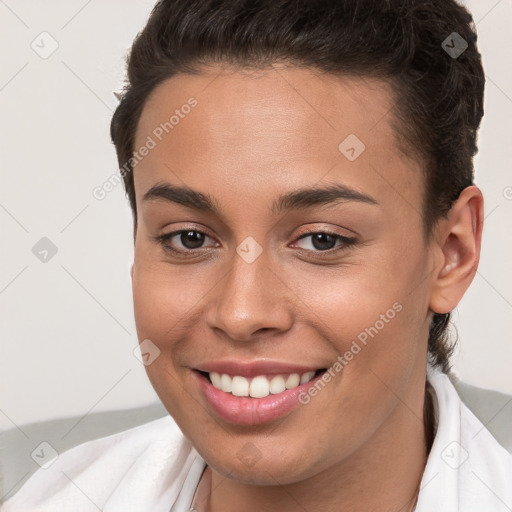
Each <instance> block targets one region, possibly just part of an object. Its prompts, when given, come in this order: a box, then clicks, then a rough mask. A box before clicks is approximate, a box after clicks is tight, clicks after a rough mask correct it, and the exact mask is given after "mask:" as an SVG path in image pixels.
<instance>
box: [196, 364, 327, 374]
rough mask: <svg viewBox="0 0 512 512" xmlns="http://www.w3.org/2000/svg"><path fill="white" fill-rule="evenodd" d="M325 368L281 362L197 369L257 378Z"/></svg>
mask: <svg viewBox="0 0 512 512" xmlns="http://www.w3.org/2000/svg"><path fill="white" fill-rule="evenodd" d="M322 368H325V366H320V365H319V366H306V365H303V364H293V363H284V362H281V361H268V360H265V361H250V362H247V361H233V360H228V361H211V362H208V363H204V364H201V365H198V366H197V367H195V368H194V369H195V370H199V371H201V372H207V373H210V372H216V373H220V374H223V373H225V374H227V375H231V376H235V375H239V376H241V377H257V376H258V375H280V374H291V373H298V374H302V373H306V372H312V371H317V370H320V369H322Z"/></svg>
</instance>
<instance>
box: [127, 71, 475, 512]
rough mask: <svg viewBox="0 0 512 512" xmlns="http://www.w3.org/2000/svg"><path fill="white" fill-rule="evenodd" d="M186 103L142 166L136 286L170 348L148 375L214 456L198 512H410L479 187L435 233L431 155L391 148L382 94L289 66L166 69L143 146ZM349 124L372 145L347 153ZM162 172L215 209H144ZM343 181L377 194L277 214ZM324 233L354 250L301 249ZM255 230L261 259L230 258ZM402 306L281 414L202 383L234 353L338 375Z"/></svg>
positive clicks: (139, 306) (467, 267)
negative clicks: (437, 322) (432, 371)
mask: <svg viewBox="0 0 512 512" xmlns="http://www.w3.org/2000/svg"><path fill="white" fill-rule="evenodd" d="M191 96H193V97H195V98H196V99H197V100H198V105H197V106H196V107H195V108H193V109H192V111H191V112H190V113H189V114H188V115H187V116H186V117H185V118H184V119H182V120H180V123H179V125H177V126H175V128H174V129H173V131H172V132H170V133H169V135H167V136H166V137H164V138H163V140H162V141H161V142H159V143H158V144H157V146H156V147H155V148H154V149H152V150H151V151H150V153H149V154H148V155H147V156H146V157H145V158H144V159H143V160H142V161H141V162H140V163H139V164H138V165H137V167H136V170H135V172H134V179H135V189H136V199H137V210H138V227H137V232H136V240H135V259H134V265H133V268H132V281H133V295H134V308H135V318H136V325H137V332H138V337H139V340H144V339H146V338H149V339H150V340H151V341H152V342H153V343H154V344H155V345H157V346H158V348H159V349H160V351H161V353H160V356H159V357H158V358H157V359H156V360H155V361H154V362H153V363H152V364H150V365H149V366H147V368H146V369H147V373H148V376H149V378H150V380H151V383H152V385H153V386H154V388H155V390H156V392H157V393H158V395H159V397H160V399H161V400H162V402H163V404H164V405H165V407H166V408H167V410H168V411H169V413H170V414H171V415H172V416H173V418H174V419H175V421H176V422H177V424H178V425H179V427H180V428H181V429H182V431H183V433H184V434H185V436H186V437H187V438H188V439H190V441H191V442H192V444H193V445H194V447H195V448H196V449H197V451H198V452H199V453H200V454H201V456H202V457H203V458H204V459H205V460H206V462H207V463H208V465H209V468H208V470H207V472H206V476H205V478H204V479H203V482H202V494H203V496H202V498H201V500H200V503H198V504H197V505H196V509H199V510H210V511H212V512H220V511H223V512H230V511H239V510H241V509H243V510H245V511H246V512H252V511H259V512H260V511H261V510H266V511H274V510H275V511H280V512H283V511H291V510H294V511H295V510H297V508H299V509H303V510H308V511H310V512H314V511H323V512H325V511H334V510H340V508H339V504H340V503H343V504H344V510H350V511H352V512H356V511H363V510H364V511H367V510H389V511H397V512H398V511H399V510H400V511H402V512H403V511H406V510H411V509H412V507H413V505H414V500H415V496H416V492H417V488H418V485H419V483H420V480H421V476H422V473H423V470H424V466H425V461H426V456H427V453H426V447H425V436H424V422H423V404H424V393H425V367H426V352H427V339H428V327H429V323H430V320H431V317H432V313H433V312H434V311H435V312H439V313H444V312H448V311H450V310H452V309H453V308H454V307H455V306H456V305H457V303H458V302H459V300H460V299H461V297H462V295H463V294H464V292H465V290H466V289H467V287H468V286H469V284H470V283H471V281H472V279H473V276H474V274H475V272H476V268H477V263H478V258H479V252H480V239H481V229H482V221H483V200H482V195H481V192H480V191H479V189H478V188H477V187H474V186H473V187H469V188H467V189H466V190H465V191H464V192H463V193H462V194H461V196H460V198H459V200H458V201H457V202H456V203H455V205H454V206H453V208H452V210H451V211H450V214H449V215H448V217H447V218H446V219H442V220H441V221H440V222H439V224H438V225H437V226H436V229H435V231H434V233H433V236H432V238H431V239H430V240H428V241H427V240H426V238H425V236H424V232H423V225H422V218H421V205H422V197H423V193H424V184H423V179H422V174H421V162H419V161H417V160H415V159H413V158H409V157H406V156H405V155H404V154H403V153H402V152H401V151H400V150H399V149H398V148H397V143H396V140H395V134H394V131H393V128H392V114H391V110H390V109H391V108H392V106H393V103H392V100H391V94H390V89H389V86H388V85H387V84H386V83H385V82H381V81H377V80H370V79H365V80H362V79H356V78H335V77H332V76H329V75H325V74H322V75H321V74H319V73H314V72H313V71H311V70H307V69H297V68H286V67H284V66H282V67H281V66H277V65H274V66H273V68H271V69H270V68H269V69H266V70H264V71H258V72H255V71H252V72H248V71H241V70H236V69H229V68H226V67H224V68H218V67H217V68H205V69H204V70H203V72H202V73H201V74H199V75H194V76H191V75H178V76H175V77H173V78H171V79H169V80H167V81H166V82H164V83H163V84H161V85H160V86H159V87H157V88H156V89H155V90H154V91H153V93H152V94H151V96H150V97H149V99H148V101H147V103H146V105H145V107H144V109H143V112H142V115H141V118H140V122H139V125H138V129H137V136H136V141H135V147H136V148H138V147H140V146H141V145H143V144H144V142H145V141H146V138H147V136H148V135H151V133H152V131H153V130H154V129H155V127H157V126H158V125H159V124H160V123H161V122H164V121H165V120H167V119H168V118H169V115H170V114H171V113H172V112H173V111H174V110H175V109H177V108H180V106H181V105H183V104H184V103H186V101H187V99H188V98H190V97H191ZM349 134H355V135H356V136H357V137H358V138H359V139H360V140H361V141H363V142H364V144H365V145H366V149H365V151H364V152H363V153H362V154H361V155H360V156H359V157H358V158H357V159H356V160H355V161H349V160H348V159H347V158H346V157H345V156H344V155H343V154H342V153H341V152H340V151H339V150H338V145H339V144H340V142H341V141H343V140H344V139H345V138H346V137H347V135H349ZM161 182H168V183H172V184H176V185H187V186H188V187H190V188H193V189H195V190H198V191H201V192H203V193H205V194H208V193H209V194H210V196H212V197H213V198H214V200H215V202H216V203H217V204H218V206H219V208H220V210H221V215H220V216H216V215H213V214H211V213H206V212H203V211H199V210H195V209H192V208H188V207H185V206H182V205H179V204H174V203H171V202H168V201H163V200H154V201H144V200H143V196H144V194H145V193H146V192H147V191H148V190H149V189H150V188H151V187H153V186H154V185H155V184H157V183H161ZM333 183H340V184H343V185H346V186H348V187H350V188H353V189H355V190H357V191H359V192H362V193H364V194H367V195H370V196H371V197H373V198H374V199H375V201H376V202H377V203H378V204H377V205H374V204H366V203H361V202H356V201H338V202H336V203H334V204H330V205H328V206H316V207H313V208H310V209H308V210H304V211H289V212H284V213H280V214H278V215H276V214H273V213H272V212H271V211H270V206H271V204H272V201H273V200H274V199H275V198H276V197H277V196H278V195H279V194H282V193H285V192H289V191H293V190H295V189H297V188H301V187H312V186H318V185H326V184H333ZM179 229H184V230H199V231H201V232H205V233H206V234H207V235H208V236H207V237H206V239H205V241H204V244H203V247H202V248H199V249H195V250H193V249H187V248H186V247H184V246H183V245H182V243H180V237H179V235H178V236H177V237H175V238H174V239H173V241H172V242H171V241H167V242H166V243H167V245H172V246H173V247H175V248H178V249H182V250H184V251H187V250H188V251H189V253H188V255H187V254H184V255H182V256H175V255H173V254H172V253H171V252H170V251H169V250H168V249H166V248H165V247H164V246H162V244H160V243H159V242H158V241H157V240H156V237H158V236H160V235H162V234H165V233H170V232H172V231H177V230H179ZM326 230H327V232H335V233H336V234H339V235H342V236H348V237H355V239H356V243H355V244H354V245H352V246H344V247H343V249H342V250H339V251H337V252H333V250H331V251H330V253H331V255H330V256H329V257H325V258H324V259H322V258H321V255H322V250H321V249H317V248H316V247H315V246H313V243H312V237H307V238H304V239H302V240H298V238H299V236H300V235H302V234H304V233H306V232H307V233H309V234H312V233H319V232H325V231H326ZM247 236H251V237H253V238H254V239H255V240H256V241H257V242H258V243H259V244H260V245H261V247H262V249H263V252H262V254H261V255H260V256H259V257H258V258H257V259H256V260H255V261H254V262H252V263H250V264H249V263H246V262H245V261H244V260H243V259H242V258H241V257H240V256H239V255H238V254H237V252H236V248H237V246H238V245H239V244H240V243H241V242H242V241H243V240H244V239H245V238H246V237H247ZM336 245H337V246H339V245H338V243H337V244H336ZM192 247H193V246H192ZM324 252H325V251H324ZM190 254H192V255H190ZM397 302H398V303H400V304H401V305H402V310H401V311H400V312H399V313H397V314H396V316H395V318H394V319H392V320H391V321H389V323H386V325H385V327H384V328H383V329H381V330H380V331H379V333H378V335H377V336H375V337H374V338H373V339H371V340H370V342H369V343H368V344H367V346H365V347H364V348H363V349H362V350H361V351H360V352H359V353H358V354H357V355H356V356H355V357H354V358H353V359H352V360H351V361H350V362H349V364H347V365H346V366H345V368H344V369H343V371H342V372H341V373H340V374H338V375H337V376H336V377H335V378H334V379H332V381H331V382H330V383H329V384H328V385H327V386H326V387H325V388H324V389H323V390H322V391H321V392H320V393H319V394H318V395H317V396H316V397H314V398H313V399H312V400H311V402H310V403H309V404H307V405H304V406H300V407H298V408H296V409H294V410H293V411H292V412H290V413H289V414H288V415H286V416H285V417H282V418H279V419H278V420H276V421H273V422H269V423H266V424H263V425H258V426H239V425H234V424H231V423H228V422H226V421H224V420H222V419H221V418H219V417H217V416H215V415H214V414H213V413H212V412H211V411H210V409H209V407H208V404H207V402H206V400H205V398H204V396H203V395H202V393H201V391H200V389H199V387H198V386H197V384H196V380H195V379H194V378H193V375H192V371H191V368H194V367H198V366H200V365H201V363H205V362H207V361H212V360H223V359H239V360H243V361H256V360H265V359H270V360H277V361H283V362H290V363H298V364H304V363H305V364H309V365H311V366H314V367H316V368H327V367H329V366H331V365H332V363H333V362H334V361H335V360H336V358H337V357H338V355H340V354H343V353H345V352H346V351H347V350H348V349H349V348H350V345H351V343H352V341H353V340H355V339H357V336H358V334H359V333H360V332H361V331H363V330H364V329H365V328H367V327H370V326H373V325H374V324H375V322H376V320H378V319H379V318H380V315H381V314H384V313H385V312H386V311H387V310H388V309H389V308H391V307H392V305H393V304H394V303H397ZM247 443H251V444H252V445H253V446H254V447H255V448H256V449H257V451H258V452H259V454H260V455H261V457H260V458H259V460H258V461H257V462H256V463H255V464H254V465H248V464H247V462H246V461H245V462H244V458H243V457H239V455H240V454H241V453H242V454H243V453H244V450H247ZM244 446H245V448H244ZM212 489H213V491H211V490H212Z"/></svg>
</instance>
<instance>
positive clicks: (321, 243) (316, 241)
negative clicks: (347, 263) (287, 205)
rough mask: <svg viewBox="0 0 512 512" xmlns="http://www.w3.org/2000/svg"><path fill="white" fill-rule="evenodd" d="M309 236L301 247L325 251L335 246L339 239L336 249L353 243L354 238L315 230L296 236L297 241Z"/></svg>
mask: <svg viewBox="0 0 512 512" xmlns="http://www.w3.org/2000/svg"><path fill="white" fill-rule="evenodd" d="M307 238H310V239H311V240H310V241H309V242H308V243H305V244H304V245H303V246H302V247H301V248H302V249H306V250H313V251H320V252H325V251H328V250H331V249H333V248H335V247H336V243H337V242H338V241H339V242H340V245H341V246H338V248H337V249H343V248H345V247H346V246H348V245H351V244H353V243H354V240H352V239H351V238H347V237H345V236H341V235H337V234H335V233H327V232H323V231H320V232H317V233H307V234H305V235H302V236H300V237H299V238H298V241H301V240H306V239H307Z"/></svg>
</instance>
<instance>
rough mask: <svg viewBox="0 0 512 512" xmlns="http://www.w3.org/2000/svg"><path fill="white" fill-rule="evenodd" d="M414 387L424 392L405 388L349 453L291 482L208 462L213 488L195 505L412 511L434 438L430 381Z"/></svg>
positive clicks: (249, 510)
mask: <svg viewBox="0 0 512 512" xmlns="http://www.w3.org/2000/svg"><path fill="white" fill-rule="evenodd" d="M423 382H425V381H424V376H423ZM414 387H416V389H418V388H419V396H414V394H413V393H408V394H406V396H404V397H403V398H402V400H401V401H399V402H398V403H397V406H396V407H395V409H394V411H393V412H392V414H391V415H390V417H389V418H388V419H387V421H386V422H385V424H383V425H382V426H381V428H380V429H379V430H378V431H377V432H376V433H375V435H374V436H373V437H372V438H371V439H370V440H368V442H367V443H365V445H364V446H363V447H362V448H361V449H360V450H358V451H357V452H355V453H354V454H353V455H352V456H351V457H350V458H349V459H346V460H343V461H341V462H339V463H338V464H336V465H334V466H331V467H329V468H328V469H327V470H325V471H323V472H321V473H318V474H316V475H314V476H312V477H311V478H308V479H307V480H302V481H300V482H296V483H292V484H287V485H280V484H279V481H278V479H275V482H276V485H271V486H261V485H248V484H245V483H240V482H237V481H236V480H233V479H231V478H228V477H224V476H222V475H221V474H219V473H218V472H216V471H215V470H212V469H211V468H208V469H207V476H206V478H205V479H204V480H205V485H207V486H208V491H210V489H213V492H206V493H205V492H203V493H201V492H198V497H199V496H200V495H201V494H202V496H203V498H202V499H200V500H199V502H198V504H197V505H195V508H196V510H198V511H199V512H203V511H205V512H238V511H240V510H244V512H260V511H261V510H267V511H269V512H270V511H274V510H275V511H276V512H277V511H279V512H288V511H290V512H291V511H294V512H296V510H297V508H299V509H301V508H302V509H304V510H308V512H316V511H318V512H320V511H322V512H331V511H332V512H335V511H336V512H339V511H340V510H350V511H351V512H363V511H364V512H367V511H368V510H388V511H392V512H410V511H412V510H413V509H414V506H415V503H416V500H417V496H418V492H419V486H420V482H421V478H422V475H423V471H424V468H425V463H426V459H427V456H428V453H429V451H430V446H431V444H432V441H433V412H432V400H431V397H430V393H428V392H426V389H425V386H421V385H420V386H414ZM203 491H204V489H203ZM340 504H343V508H340Z"/></svg>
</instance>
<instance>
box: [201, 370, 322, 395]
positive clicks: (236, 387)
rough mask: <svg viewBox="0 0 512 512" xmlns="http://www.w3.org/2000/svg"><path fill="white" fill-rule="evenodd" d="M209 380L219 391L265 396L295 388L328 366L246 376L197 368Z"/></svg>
mask: <svg viewBox="0 0 512 512" xmlns="http://www.w3.org/2000/svg"><path fill="white" fill-rule="evenodd" d="M197 371H198V373H200V374H201V375H202V376H203V377H204V378H205V379H207V380H208V382H209V383H210V384H211V385H212V386H213V387H214V388H215V389H218V390H219V391H223V392H224V393H228V394H231V395H232V396H237V397H251V398H256V399H261V398H265V397H267V396H269V395H279V394H280V393H283V392H284V391H286V390H291V389H295V388H297V387H298V386H300V385H303V384H307V383H308V382H310V381H311V380H313V379H315V378H316V377H320V376H321V375H322V374H323V373H324V372H326V371H327V368H320V369H318V370H310V371H307V372H303V373H281V374H274V375H268V374H267V375H265V374H264V375H257V376H255V377H244V376H242V375H229V374H228V373H219V372H206V371H201V370H197Z"/></svg>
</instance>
